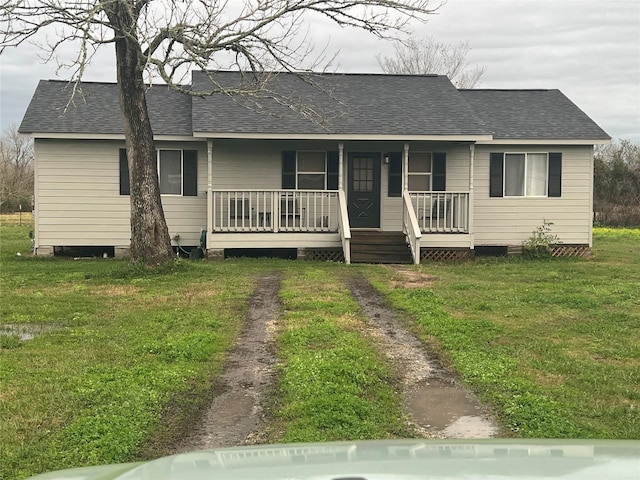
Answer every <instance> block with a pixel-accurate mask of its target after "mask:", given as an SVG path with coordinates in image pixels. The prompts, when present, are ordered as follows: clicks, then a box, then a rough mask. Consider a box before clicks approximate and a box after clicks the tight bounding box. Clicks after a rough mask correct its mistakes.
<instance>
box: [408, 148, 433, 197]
mask: <svg viewBox="0 0 640 480" xmlns="http://www.w3.org/2000/svg"><path fill="white" fill-rule="evenodd" d="M431 167H432V165H431V154H430V153H424V152H409V169H408V172H407V181H408V187H409V188H408V189H409V191H410V192H428V191H430V190H431V171H432V168H431Z"/></svg>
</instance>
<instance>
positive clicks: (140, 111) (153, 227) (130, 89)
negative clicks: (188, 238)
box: [110, 4, 173, 266]
mask: <svg viewBox="0 0 640 480" xmlns="http://www.w3.org/2000/svg"><path fill="white" fill-rule="evenodd" d="M116 5H117V4H115V5H114V7H113V8H114V10H117V9H118V7H117V6H116ZM123 10H124V9H122V7H120V11H119V12H115V11H113V10H112V11H111V12H110V13H111V14H112V15H113V14H116V15H117V16H118V17H120V18H119V20H121V21H122V24H124V25H131V24H132V23H130V22H128V21H127V20H124V19H122V17H121V15H125V16H126V15H128V14H129V12H127V11H123ZM129 35H130V33H129ZM141 58H142V52H141V51H140V46H139V44H138V42H137V41H132V39H131V38H130V37H126V36H125V37H121V38H118V39H117V40H116V62H117V72H118V90H119V94H120V109H121V110H122V115H123V118H124V134H125V145H126V148H127V158H128V163H129V178H130V184H131V190H130V201H131V261H132V262H133V263H137V262H142V263H144V264H146V265H149V266H153V265H159V264H162V263H165V262H167V261H169V260H171V259H172V258H173V250H172V248H171V239H170V237H169V230H168V229H167V223H166V220H165V217H164V211H163V209H162V202H161V199H160V184H159V181H158V166H157V158H156V149H155V146H154V143H153V132H152V130H151V122H150V120H149V113H148V111H147V102H146V98H145V86H144V80H143V75H142V73H143V65H141Z"/></svg>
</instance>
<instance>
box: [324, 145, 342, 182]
mask: <svg viewBox="0 0 640 480" xmlns="http://www.w3.org/2000/svg"><path fill="white" fill-rule="evenodd" d="M338 155H339V154H338V152H337V151H335V152H327V190H337V189H338V169H339V163H340V161H339V157H338Z"/></svg>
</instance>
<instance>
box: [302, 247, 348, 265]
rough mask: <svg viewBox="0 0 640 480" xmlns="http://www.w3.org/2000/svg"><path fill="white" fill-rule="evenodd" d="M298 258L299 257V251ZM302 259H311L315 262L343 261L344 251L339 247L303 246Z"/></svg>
mask: <svg viewBox="0 0 640 480" xmlns="http://www.w3.org/2000/svg"><path fill="white" fill-rule="evenodd" d="M298 252H299V251H298ZM298 259H301V257H300V254H299V253H298ZM304 260H312V261H316V262H344V252H343V251H342V249H341V248H305V249H304Z"/></svg>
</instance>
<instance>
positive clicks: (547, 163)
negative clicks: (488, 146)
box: [489, 153, 562, 197]
mask: <svg viewBox="0 0 640 480" xmlns="http://www.w3.org/2000/svg"><path fill="white" fill-rule="evenodd" d="M489 169H490V174H489V177H490V185H489V196H491V197H559V196H560V195H561V191H562V154H561V153H549V154H547V153H491V156H490V163H489Z"/></svg>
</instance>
